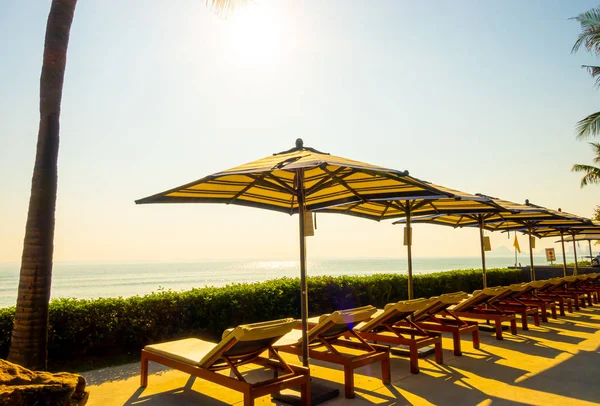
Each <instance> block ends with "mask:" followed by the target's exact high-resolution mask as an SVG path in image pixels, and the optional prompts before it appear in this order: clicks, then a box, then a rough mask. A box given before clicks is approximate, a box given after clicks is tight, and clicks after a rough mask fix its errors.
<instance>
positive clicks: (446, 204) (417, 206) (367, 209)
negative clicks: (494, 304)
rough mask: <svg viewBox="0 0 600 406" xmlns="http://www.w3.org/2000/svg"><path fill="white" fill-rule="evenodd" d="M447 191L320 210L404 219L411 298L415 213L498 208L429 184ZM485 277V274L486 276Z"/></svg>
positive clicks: (378, 218)
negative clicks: (412, 225)
mask: <svg viewBox="0 0 600 406" xmlns="http://www.w3.org/2000/svg"><path fill="white" fill-rule="evenodd" d="M429 185H430V186H432V187H435V188H436V190H440V191H442V192H444V193H447V194H448V195H450V196H451V197H442V198H439V197H438V198H435V197H430V196H422V197H419V196H413V197H404V198H393V199H392V198H373V199H370V200H368V201H364V202H354V203H349V204H344V205H339V206H333V207H327V208H325V209H323V210H321V211H324V212H328V213H342V214H348V215H352V216H358V217H362V218H367V219H370V220H376V221H381V220H387V219H396V218H403V219H404V220H403V222H404V223H406V228H405V237H404V238H405V242H404V244H405V245H406V250H407V262H408V298H409V299H413V296H414V295H413V293H414V292H413V281H412V276H413V266H412V230H411V219H412V218H413V217H414V216H427V215H437V214H440V213H454V212H460V213H485V214H488V215H491V214H493V213H495V212H497V211H499V210H501V208H500V207H498V206H497V205H496V204H495V203H494V202H493V201H492V200H491V199H489V198H488V197H487V196H476V195H472V194H469V193H465V192H461V191H459V190H455V189H450V188H447V187H444V186H440V185H436V184H433V183H430V184H429ZM484 278H485V276H484Z"/></svg>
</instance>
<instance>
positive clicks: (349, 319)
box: [298, 306, 377, 344]
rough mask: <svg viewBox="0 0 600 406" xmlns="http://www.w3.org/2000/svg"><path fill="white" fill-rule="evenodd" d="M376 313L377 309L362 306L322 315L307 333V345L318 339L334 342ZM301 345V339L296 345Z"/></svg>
mask: <svg viewBox="0 0 600 406" xmlns="http://www.w3.org/2000/svg"><path fill="white" fill-rule="evenodd" d="M376 311H377V308H376V307H374V306H363V307H356V308H354V309H346V310H336V311H335V312H333V313H331V314H324V315H322V316H321V317H319V323H318V324H317V325H316V326H314V327H313V328H311V329H310V330H309V331H308V334H307V340H308V343H309V344H310V343H311V342H313V341H315V340H317V339H319V338H322V339H324V340H335V339H337V338H338V337H340V336H341V335H342V334H344V333H346V332H347V331H349V330H352V329H353V328H354V326H356V325H357V324H358V323H361V322H363V321H365V320H369V319H370V318H371V316H373V314H375V312H376ZM301 343H302V338H301V339H299V340H298V344H301Z"/></svg>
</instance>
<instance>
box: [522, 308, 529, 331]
mask: <svg viewBox="0 0 600 406" xmlns="http://www.w3.org/2000/svg"><path fill="white" fill-rule="evenodd" d="M521 328H522V329H523V331H526V330H529V324H528V322H527V311H525V310H523V312H522V313H521Z"/></svg>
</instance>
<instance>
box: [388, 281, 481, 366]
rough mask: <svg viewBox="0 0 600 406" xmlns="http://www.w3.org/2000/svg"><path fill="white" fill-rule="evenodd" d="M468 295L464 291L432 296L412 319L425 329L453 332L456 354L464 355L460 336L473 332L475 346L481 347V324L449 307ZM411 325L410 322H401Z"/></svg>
mask: <svg viewBox="0 0 600 406" xmlns="http://www.w3.org/2000/svg"><path fill="white" fill-rule="evenodd" d="M467 297H468V295H467V294H466V293H463V292H459V293H451V294H444V295H441V296H439V297H432V298H431V299H430V300H429V302H428V304H427V306H426V307H425V308H423V309H421V310H418V311H416V312H415V313H414V314H413V315H412V316H411V321H412V322H413V323H414V324H416V325H417V326H418V327H420V328H422V329H423V330H425V331H436V332H440V333H442V332H445V333H451V334H452V341H453V346H454V355H457V356H460V355H462V349H461V341H460V336H461V335H462V334H471V336H472V341H473V348H479V325H478V323H477V322H476V321H471V320H462V319H461V318H459V317H457V316H456V315H455V314H454V313H452V312H451V311H449V310H448V307H450V306H452V305H455V304H457V303H459V302H461V301H462V300H464V299H466V298H467ZM400 323H401V324H402V325H410V324H409V323H408V322H400Z"/></svg>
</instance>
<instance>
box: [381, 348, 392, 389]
mask: <svg viewBox="0 0 600 406" xmlns="http://www.w3.org/2000/svg"><path fill="white" fill-rule="evenodd" d="M389 355H390V354H388V356H387V357H385V358H384V359H382V360H381V381H382V382H383V384H384V385H389V384H390V383H391V382H392V367H391V365H390V356H389Z"/></svg>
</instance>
